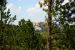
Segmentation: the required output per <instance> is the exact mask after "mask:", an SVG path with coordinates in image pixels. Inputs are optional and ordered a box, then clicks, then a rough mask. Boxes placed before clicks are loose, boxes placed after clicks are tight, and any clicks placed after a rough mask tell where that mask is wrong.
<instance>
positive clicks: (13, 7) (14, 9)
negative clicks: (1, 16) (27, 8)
mask: <svg viewBox="0 0 75 50" xmlns="http://www.w3.org/2000/svg"><path fill="white" fill-rule="evenodd" d="M7 9H10V11H11V12H12V13H15V14H19V13H20V12H21V11H22V10H23V9H22V7H21V6H19V7H18V6H16V5H14V4H13V3H9V4H7Z"/></svg>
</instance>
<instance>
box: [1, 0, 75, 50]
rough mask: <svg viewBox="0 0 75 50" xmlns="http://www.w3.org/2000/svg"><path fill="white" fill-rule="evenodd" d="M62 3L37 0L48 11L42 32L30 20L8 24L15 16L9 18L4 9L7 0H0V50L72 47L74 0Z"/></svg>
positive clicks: (74, 41)
mask: <svg viewBox="0 0 75 50" xmlns="http://www.w3.org/2000/svg"><path fill="white" fill-rule="evenodd" d="M63 2H64V0H54V1H53V0H43V3H42V2H41V1H39V2H38V3H39V5H40V8H42V9H43V11H45V12H46V13H47V14H48V15H47V16H48V17H47V16H46V22H45V26H44V29H46V31H40V32H38V31H35V28H34V26H33V22H32V21H31V20H25V19H21V20H20V21H19V22H18V25H14V24H12V23H13V22H15V20H16V17H17V16H16V14H15V15H14V16H13V17H11V15H12V14H11V13H10V9H8V10H7V11H5V10H6V9H7V7H6V5H7V0H0V50H50V49H51V50H75V0H69V2H68V3H66V4H64V5H63V4H62V3H63ZM45 7H48V8H47V9H46V8H45ZM47 30H48V31H47ZM49 33H50V34H49ZM49 38H50V39H49ZM49 47H50V48H49Z"/></svg>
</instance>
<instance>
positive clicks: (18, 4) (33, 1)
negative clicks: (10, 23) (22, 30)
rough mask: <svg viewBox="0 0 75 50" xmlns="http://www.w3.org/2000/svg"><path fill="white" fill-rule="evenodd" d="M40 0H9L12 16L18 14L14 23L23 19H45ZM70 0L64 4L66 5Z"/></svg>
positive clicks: (39, 20)
mask: <svg viewBox="0 0 75 50" xmlns="http://www.w3.org/2000/svg"><path fill="white" fill-rule="evenodd" d="M39 1H40V0H7V2H8V4H7V9H10V11H11V14H12V16H14V15H16V16H17V19H16V21H15V22H14V24H18V21H20V20H21V19H25V20H28V19H30V20H31V21H32V22H42V21H45V16H46V13H45V12H44V11H43V10H42V9H41V8H40V7H39V5H38V2H39ZM67 1H68V0H65V2H64V3H63V4H62V5H64V4H65V3H66V2H67Z"/></svg>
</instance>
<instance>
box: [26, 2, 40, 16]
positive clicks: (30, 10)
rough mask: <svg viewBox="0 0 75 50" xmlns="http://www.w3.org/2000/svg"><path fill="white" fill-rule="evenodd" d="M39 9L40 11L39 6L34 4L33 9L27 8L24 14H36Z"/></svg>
mask: <svg viewBox="0 0 75 50" xmlns="http://www.w3.org/2000/svg"><path fill="white" fill-rule="evenodd" d="M39 9H40V6H39V4H38V3H36V5H35V6H34V7H31V8H28V9H27V10H26V12H27V13H28V14H29V15H32V14H34V13H36V12H38V10H39Z"/></svg>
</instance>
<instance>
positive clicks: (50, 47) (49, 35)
mask: <svg viewBox="0 0 75 50" xmlns="http://www.w3.org/2000/svg"><path fill="white" fill-rule="evenodd" d="M51 7H52V0H48V50H52V42H51V35H52V15H51V12H52V11H51Z"/></svg>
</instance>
